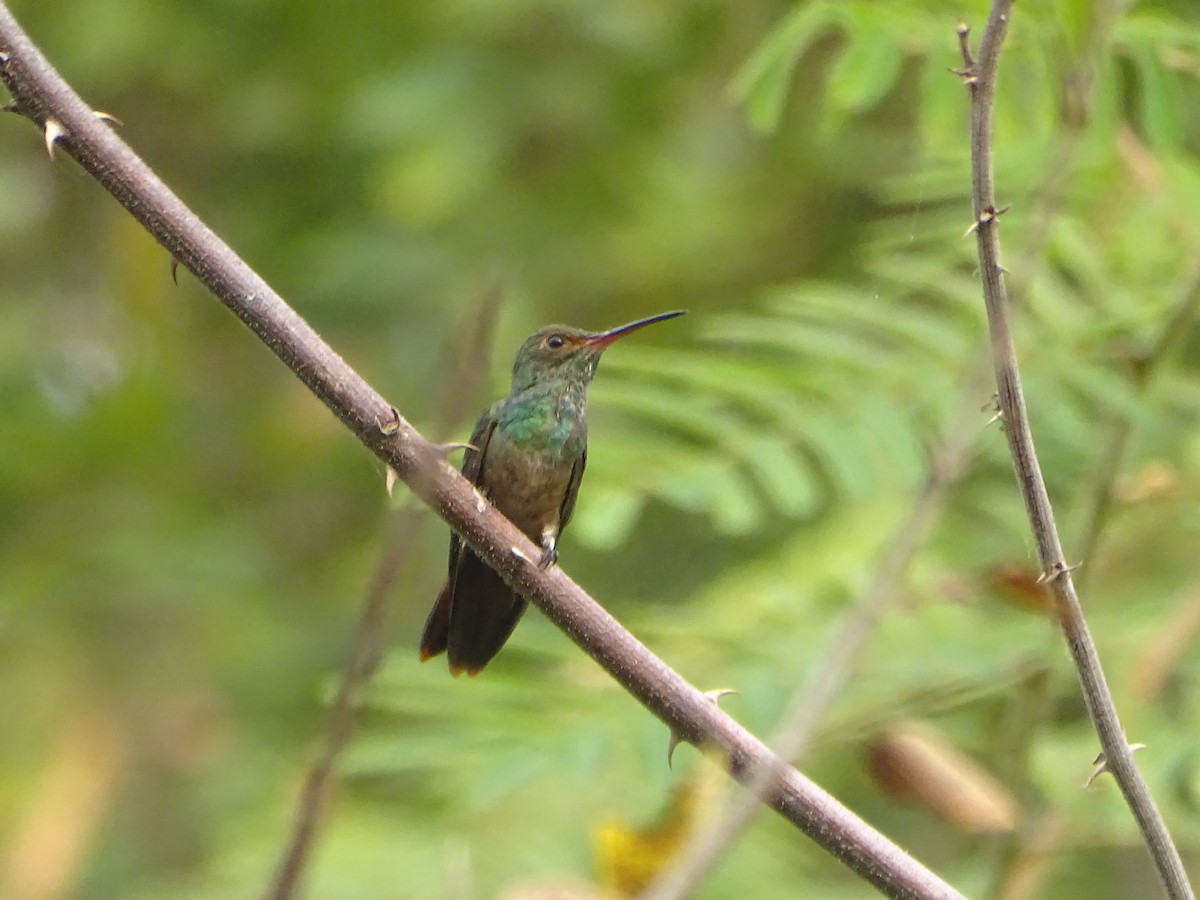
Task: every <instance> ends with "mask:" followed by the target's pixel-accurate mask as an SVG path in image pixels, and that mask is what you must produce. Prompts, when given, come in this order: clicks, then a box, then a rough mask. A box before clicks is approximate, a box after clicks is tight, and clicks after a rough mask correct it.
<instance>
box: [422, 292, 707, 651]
mask: <svg viewBox="0 0 1200 900" xmlns="http://www.w3.org/2000/svg"><path fill="white" fill-rule="evenodd" d="M684 312H685V311H684V310H676V311H674V312H665V313H659V314H658V315H656V316H650V317H649V318H646V319H638V320H637V321H636V322H630V323H629V324H628V325H622V326H620V327H619V328H611V329H609V330H608V331H599V332H592V331H584V330H583V329H581V328H572V327H571V326H569V325H547V326H546V327H545V328H542V329H539V330H538V331H535V332H534V333H533V334H532V335H530V336H529V337H528V338H526V340H525V342H524V343H523V344H522V345H521V349H520V350H518V351H517V357H516V360H515V361H514V362H513V369H512V388H511V390H510V391H509V394H508V396H507V397H505V398H504V399H503V400H500V401H498V402H496V403H494V404H493V405H492V406H491V407H489V408H488V409H487V410H486V411H485V412H484V413H483V415H482V416H481V417H480V419H479V421H478V423H476V425H475V431H474V432H473V433H472V435H471V440H470V442H469V443H468V444H467V447H466V454H465V456H464V457H463V464H462V474H463V475H464V477H466V479H467V480H468V481H470V482H471V483H472V484H474V485H475V486H476V487H477V488H478V489H479V491H480V492H481V493H482V494H483V495H484V496H485V497H487V499H488V500H490V501H491V502H492V504H493V505H495V507H496V508H497V509H499V510H500V512H502V513H504V515H505V516H507V517H508V519H509V520H510V521H511V522H512V523H513V524H514V525H516V526H517V527H518V528H520V529H521V531H523V532H524V533H525V534H526V536H528V537H529V539H530V540H531V541H533V542H534V543H535V544H538V545H539V546H540V547H541V550H542V552H541V555H540V557H539V559H537V560H536V561H535V562H536V564H537V566H538V568H541V569H544V568H547V567H548V566H551V565H553V564H554V562H555V561H556V560H557V559H558V550H557V546H558V538H559V536H560V535H561V534H562V532H563V529H564V528H566V527H567V523H568V522H569V521H570V520H571V513H572V512H574V511H575V498H576V496H577V495H578V494H579V483H580V481H582V479H583V470H584V467H585V466H586V465H587V389H588V385H589V384H590V383H591V381H592V378H593V377H594V376H595V374H596V366H597V365H598V364H599V362H600V354H602V353H603V352H604V350H605V349H606V348H607V347H609V346H610V345H611V344H612V343H613V342H614V341H616V340H617V339H618V338H622V337H624V336H625V335H627V334H631V333H633V332H634V331H637V330H638V329H639V328H643V327H645V326H646V325H651V324H653V323H654V322H662V321H664V320H666V319H674V318H675V317H676V316H682V315H683V314H684ZM525 605H526V601H525V598H524V597H522V596H521V595H520V594H518V593H517V592H516V591H514V590H513V589H512V588H511V587H509V586H508V585H507V584H505V583H504V579H502V578H501V577H500V576H499V575H497V574H496V572H495V571H493V570H492V569H491V568H490V567H489V566H488V564H487V563H485V562H484V561H483V560H481V559H480V558H479V557H478V556H476V555H475V552H474V551H473V550H471V548H470V547H468V546H467V545H466V544H464V543H463V542H462V540H461V539H460V538H459V536H458V535H457V534H455V533H451V535H450V562H449V575H448V577H447V578H446V583H445V585H444V586H443V587H442V590H441V593H439V594H438V598H437V602H436V603H434V605H433V609H432V610H430V613H429V618H428V619H427V620H426V622H425V631H424V633H423V634H422V635H421V661H422V662H424V661H425V660H427V659H430V658H431V657H434V656H437V655H438V654H439V653H441V652H442V651H443V650H444V651H446V655H447V656H448V657H449V661H450V672H451V673H452V674H454V675H460V674H462V673H463V672H466V673H468V674H469V675H478V674H479V673H480V672H481V671H482V670H483V667H484V666H486V665H487V664H488V662H489V661H490V660H491V659H492V657H493V656H495V655H496V654H497V653H498V652H500V648H501V647H503V646H504V643H505V641H507V640H508V638H509V635H511V634H512V632H513V629H514V628H516V626H517V622H518V621H519V620H520V618H521V614H522V613H524V612H525Z"/></svg>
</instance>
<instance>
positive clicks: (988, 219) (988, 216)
mask: <svg viewBox="0 0 1200 900" xmlns="http://www.w3.org/2000/svg"><path fill="white" fill-rule="evenodd" d="M1010 208H1011V207H1009V206H1002V207H1000V208H999V209H996V208H995V207H994V206H989V207H988V208H987V209H984V210H980V212H979V217H978V218H977V219H976V220H975V221H974V222H972V223H971V226H970V227H969V228H968V229H967V230H966V231H964V232H963V237H970V236H971V235H972V234H974V233H975V232H976V231H978V230H979V229H980V228H982V227H983V226H984V225H991V224H992V223H993V222H995V221H996V220H997V219H999V218H1000V217H1001V216H1002V215H1004V214H1005V213H1006V212H1008V211H1009V209H1010Z"/></svg>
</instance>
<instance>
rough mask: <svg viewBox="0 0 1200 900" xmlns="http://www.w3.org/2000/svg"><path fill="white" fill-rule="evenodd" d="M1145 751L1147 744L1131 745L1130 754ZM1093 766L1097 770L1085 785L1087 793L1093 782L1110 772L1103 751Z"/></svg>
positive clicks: (1093, 762)
mask: <svg viewBox="0 0 1200 900" xmlns="http://www.w3.org/2000/svg"><path fill="white" fill-rule="evenodd" d="M1145 749H1146V745H1145V744H1130V745H1129V752H1130V753H1136V752H1137V751H1139V750H1145ZM1092 764H1093V765H1094V766H1095V767H1096V768H1095V769H1093V770H1092V774H1091V775H1089V776H1088V780H1087V781H1085V782H1084V783H1083V789H1084V790H1085V791H1086V790H1087V789H1088V788H1090V787H1091V786H1092V782H1094V781H1095V780H1096V779H1097V778H1099V777H1100V776H1101V775H1103V774H1104V773H1105V772H1108V771H1109V768H1108V760H1107V759H1106V758H1105V756H1104V751H1103V750H1101V751H1100V753H1099V754H1097V756H1096V758H1095V759H1093V760H1092Z"/></svg>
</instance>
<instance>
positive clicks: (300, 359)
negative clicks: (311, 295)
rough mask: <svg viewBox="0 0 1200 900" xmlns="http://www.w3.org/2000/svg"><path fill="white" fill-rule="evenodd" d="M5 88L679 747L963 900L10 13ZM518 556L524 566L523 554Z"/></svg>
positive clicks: (893, 888) (880, 868)
mask: <svg viewBox="0 0 1200 900" xmlns="http://www.w3.org/2000/svg"><path fill="white" fill-rule="evenodd" d="M0 80H3V81H4V83H5V85H6V86H7V87H8V89H9V91H10V92H11V94H12V96H13V99H14V102H13V108H14V109H15V111H17V112H19V113H20V114H22V115H24V116H26V117H28V118H29V119H31V120H32V121H33V122H35V123H36V124H37V125H38V126H39V128H41V129H42V131H43V133H44V134H46V135H50V136H52V137H53V141H52V145H53V144H57V146H58V147H60V148H61V149H62V150H63V151H65V152H66V153H67V154H69V155H71V156H72V157H74V158H75V159H76V160H77V161H78V162H79V163H80V165H81V166H83V168H84V169H85V170H86V171H87V172H89V173H90V174H91V175H92V176H93V177H94V178H95V179H96V180H97V181H98V182H100V184H102V185H103V186H104V187H105V188H106V189H107V190H108V191H109V192H110V193H112V194H113V196H114V197H116V199H117V200H118V202H120V203H121V204H122V205H123V206H124V207H125V208H126V209H127V210H128V211H129V212H130V213H131V214H132V215H133V216H134V217H135V218H136V219H137V220H138V221H139V222H141V223H142V225H143V226H144V227H145V228H146V229H147V230H148V231H149V232H150V233H151V234H152V235H153V236H154V237H155V238H156V239H157V240H158V241H159V242H160V243H161V244H162V245H163V246H164V247H165V248H166V249H167V250H168V251H169V252H170V254H171V255H172V257H173V258H174V259H176V260H178V261H179V262H180V263H181V264H182V265H184V266H185V267H186V268H188V269H189V270H190V271H191V272H193V273H194V274H195V275H196V277H197V278H199V279H200V281H201V282H203V283H204V284H205V285H206V286H207V287H208V288H209V290H211V291H212V292H213V293H214V294H215V295H216V296H217V297H218V298H219V299H220V300H221V301H222V302H223V303H224V304H225V305H226V306H227V307H228V308H229V309H230V311H232V312H233V313H234V314H235V315H236V316H237V317H238V318H240V319H241V320H242V321H243V322H244V323H245V324H246V325H247V326H248V327H249V328H250V329H251V331H253V332H254V333H255V334H256V335H257V336H258V337H259V338H260V339H261V340H262V341H263V342H264V343H265V344H266V345H267V346H268V347H269V348H270V349H271V351H272V352H273V353H275V355H276V356H277V357H279V359H280V360H281V361H282V362H284V363H285V364H286V365H287V366H288V367H289V368H290V369H291V370H292V371H293V372H294V373H295V374H296V376H297V377H298V378H300V379H301V381H302V382H303V383H304V384H305V385H306V386H308V388H309V389H310V390H311V391H312V392H313V393H314V394H316V395H317V396H318V397H319V398H320V399H321V400H322V401H323V402H324V403H325V404H326V405H327V406H328V407H329V408H330V410H331V411H332V412H333V413H334V415H336V416H337V417H338V418H339V419H340V420H341V421H342V422H343V423H344V424H345V425H346V427H347V428H348V429H349V430H350V431H351V432H352V433H353V434H354V435H355V436H356V437H358V439H359V440H360V441H361V442H362V443H363V444H364V445H365V446H366V447H367V448H368V449H369V450H371V452H372V453H374V454H375V455H376V456H378V457H379V458H380V459H381V460H383V461H384V462H385V463H387V464H388V465H390V466H391V467H392V468H393V469H395V470H396V472H397V474H398V475H399V477H400V478H401V479H402V480H404V481H405V483H406V484H408V486H409V487H410V488H411V489H412V491H413V492H414V493H415V494H416V495H417V496H418V497H420V499H421V500H422V501H424V502H425V503H426V504H427V505H428V506H430V507H431V508H432V509H434V510H436V511H437V512H438V514H439V515H441V516H442V517H443V518H444V519H445V520H446V521H447V522H448V523H449V524H450V525H451V527H453V528H454V529H455V530H456V531H457V532H458V533H459V534H461V535H462V537H463V539H464V540H465V541H466V542H467V543H468V544H469V545H470V546H471V547H472V549H474V550H475V551H476V552H477V553H479V555H480V556H481V557H483V558H484V559H485V560H487V562H488V563H489V564H490V565H491V566H493V567H494V568H495V569H496V571H497V572H498V573H499V574H500V575H501V576H502V577H503V578H504V579H505V581H507V582H509V583H510V584H511V585H513V587H515V588H516V589H517V590H519V591H520V592H521V593H522V594H524V595H526V596H527V597H528V598H529V599H530V600H531V601H532V602H533V603H534V604H536V605H537V606H538V607H540V608H541V609H542V611H543V612H544V613H545V614H546V616H547V617H548V618H549V619H550V620H551V621H553V622H554V623H555V624H556V625H558V626H559V628H561V629H562V630H563V631H564V632H565V633H566V634H567V635H568V636H569V637H570V638H571V639H572V640H573V641H575V643H577V644H578V645H579V646H580V647H581V648H583V649H584V651H585V652H586V653H588V655H590V656H591V657H592V658H593V659H595V660H596V661H597V662H598V663H599V664H600V665H601V666H602V667H603V668H604V669H605V670H607V671H608V672H609V673H610V674H611V675H612V676H613V678H614V679H615V680H617V681H618V682H619V683H620V684H621V685H622V686H623V687H624V688H625V689H626V690H627V691H628V692H629V693H630V694H632V695H633V696H634V697H635V698H636V699H637V700H638V701H639V702H641V703H642V704H643V705H644V706H645V707H646V708H647V709H648V710H650V712H652V713H653V714H654V715H655V716H657V717H658V718H659V719H661V720H662V721H663V722H664V723H666V725H667V726H668V727H669V728H670V729H671V731H672V732H674V733H675V734H677V735H679V736H680V737H681V738H682V739H684V740H687V741H689V742H691V743H694V744H699V745H704V746H706V747H709V748H712V749H714V750H717V751H719V752H720V753H721V754H722V757H723V758H724V761H725V765H726V766H727V768H728V770H729V772H730V773H731V774H732V776H733V777H735V778H737V779H739V780H742V781H745V780H746V779H748V778H749V773H751V772H753V771H756V770H762V769H776V770H778V771H779V772H780V777H779V779H778V781H777V782H776V783H775V784H774V785H773V787H772V790H771V791H770V792H769V793H768V794H767V795H766V796H765V798H764V800H765V802H767V803H768V804H769V805H770V806H771V807H772V808H773V809H775V810H776V811H777V812H779V813H780V814H781V815H782V816H784V817H785V818H786V819H788V820H789V821H790V822H792V823H794V824H795V825H796V826H797V827H798V828H799V829H800V830H802V831H803V832H804V833H805V834H807V835H808V836H809V837H810V838H811V839H812V840H813V841H814V842H816V843H817V844H818V845H820V846H821V847H823V848H824V849H826V850H827V851H828V852H830V853H832V854H833V855H834V856H835V857H836V858H837V859H838V860H839V861H841V862H842V863H843V864H845V865H846V866H848V867H849V868H851V869H852V870H853V871H854V872H855V873H856V874H858V875H859V876H860V877H862V878H864V879H866V880H867V881H869V882H871V883H872V884H873V885H874V886H875V887H877V888H878V889H879V890H881V891H883V892H884V893H886V894H888V895H889V896H893V897H912V898H957V897H960V896H961V895H960V894H959V893H958V892H957V891H955V890H954V889H953V888H951V887H950V886H949V885H948V884H946V883H945V882H943V881H941V880H940V879H938V878H937V877H936V876H935V875H934V874H933V873H932V872H930V871H929V870H928V869H926V868H924V867H923V866H922V865H921V864H920V863H918V862H916V861H915V860H914V859H912V857H910V856H908V855H907V854H905V853H904V851H902V850H901V849H900V848H899V847H897V846H896V845H895V844H893V843H891V842H890V841H888V840H887V839H886V838H885V837H884V836H883V835H881V834H879V833H878V832H876V831H875V830H873V829H872V828H871V827H870V826H868V825H867V824H866V823H865V822H863V821H862V820H861V819H859V818H858V817H857V816H855V815H854V814H853V813H851V812H850V811H849V810H847V809H846V808H845V807H843V806H841V805H840V804H839V803H838V802H837V801H836V800H835V799H834V798H833V797H831V796H830V795H829V794H827V793H825V792H824V791H823V790H821V788H819V787H818V786H817V785H816V784H814V783H813V782H811V781H809V780H808V779H807V778H805V777H804V776H803V775H801V774H800V773H799V772H797V771H796V770H794V769H791V768H789V767H787V766H786V765H785V764H784V763H783V762H782V761H781V760H780V759H779V758H778V757H777V756H775V755H774V754H772V753H771V752H770V751H769V750H768V749H767V748H766V747H765V746H764V745H763V744H762V743H761V742H760V741H759V740H758V739H757V738H755V737H754V736H753V735H751V734H750V733H749V732H748V731H746V730H745V729H744V728H742V727H741V726H739V725H738V724H737V723H736V722H734V721H733V720H732V719H731V718H730V717H729V716H727V715H726V714H725V713H723V712H721V711H720V710H719V709H717V707H716V706H715V704H713V703H711V702H710V701H709V700H708V699H707V698H706V697H705V696H704V695H703V694H702V693H701V692H700V691H698V690H697V689H696V688H694V687H693V686H692V685H690V684H688V683H687V682H686V681H684V680H683V679H682V678H681V677H680V676H679V675H677V674H676V673H675V672H674V671H673V670H671V669H670V668H669V667H668V666H667V665H666V664H665V663H663V662H662V661H661V660H660V659H658V657H656V656H655V655H654V654H652V653H651V652H650V651H649V650H648V649H647V648H646V647H645V646H643V645H642V644H641V643H639V642H638V640H637V639H636V638H634V637H633V635H631V634H630V633H629V632H628V631H626V630H625V629H623V628H622V627H621V626H620V624H619V623H618V622H617V621H616V620H615V619H613V617H612V616H610V615H609V614H608V613H607V612H605V611H604V610H603V609H602V608H601V607H600V606H599V605H598V604H596V602H595V601H594V600H592V599H591V598H590V597H589V596H588V595H587V594H586V593H585V592H584V591H583V590H582V589H581V588H580V587H579V586H578V585H576V584H575V582H573V581H572V580H571V579H570V578H569V577H568V576H567V574H566V573H565V572H563V571H562V570H561V569H559V568H557V567H554V568H551V569H549V570H546V571H541V570H538V569H537V568H536V567H534V566H531V565H529V564H528V563H527V562H525V561H524V559H536V558H537V556H538V548H537V547H535V546H534V545H533V544H532V543H531V542H530V541H529V540H528V538H526V537H525V536H524V535H523V534H522V533H521V532H520V531H519V530H518V529H517V528H516V527H515V526H513V525H512V524H511V523H510V522H509V521H508V520H507V519H505V518H504V517H503V516H502V515H500V513H499V512H497V511H496V509H495V508H494V507H492V506H491V505H490V504H488V503H487V502H486V500H484V499H483V498H482V497H481V496H480V495H479V494H478V493H477V492H476V491H475V490H474V489H473V488H472V487H471V485H470V484H469V483H468V482H467V481H466V480H465V479H464V478H462V476H461V475H459V474H458V472H456V471H455V470H454V469H453V467H452V466H451V465H450V464H449V463H448V462H447V461H446V459H445V458H444V457H443V455H442V454H441V453H440V451H439V449H438V448H437V447H436V446H435V445H433V444H430V443H429V442H428V441H427V440H426V439H425V438H424V437H422V436H421V435H420V434H419V433H418V432H417V431H416V429H414V428H413V427H412V426H411V425H410V424H409V423H408V422H407V421H406V420H405V419H404V418H403V417H402V416H401V415H400V414H399V413H398V412H397V411H396V410H395V409H393V408H392V407H391V406H389V404H388V403H387V402H386V401H385V400H384V399H383V398H382V397H381V396H380V395H379V394H378V393H376V392H375V391H374V390H373V389H372V388H371V386H370V385H369V384H367V383H366V381H364V380H363V379H362V378H361V377H360V376H359V375H358V373H357V372H355V371H354V370H353V369H352V368H350V366H348V365H347V364H346V363H345V361H343V360H342V359H341V358H340V357H339V356H338V355H337V354H336V353H335V352H334V351H333V350H332V349H331V348H330V347H329V346H328V345H326V344H325V343H324V341H322V340H321V338H320V337H319V336H318V335H317V333H316V332H315V331H313V329H312V328H311V327H310V326H309V325H308V324H307V323H306V322H305V321H304V320H303V319H302V318H300V316H299V315H297V314H296V313H295V312H294V311H293V310H292V309H291V308H290V307H288V306H287V305H286V304H285V303H284V302H283V300H282V299H281V298H280V297H279V296H278V295H277V294H275V292H274V291H272V290H271V288H270V286H269V285H267V283H266V282H265V281H263V279H262V278H260V277H259V276H258V275H257V274H256V273H255V272H254V271H252V270H251V269H250V268H249V267H248V266H247V265H246V264H245V263H244V262H243V261H242V260H241V259H240V258H238V256H237V255H236V254H235V253H234V252H233V251H232V250H231V249H230V248H229V247H228V246H227V245H226V244H224V243H223V242H222V241H221V240H220V239H219V238H218V237H217V236H216V235H215V234H214V233H213V232H212V231H211V230H210V229H209V228H208V227H207V226H205V225H204V224H203V223H202V222H201V221H200V220H199V219H198V218H197V217H196V216H195V215H194V214H193V213H192V212H191V211H190V210H189V209H188V208H187V207H186V206H184V205H183V203H182V202H180V200H179V199H178V198H177V197H176V196H175V195H174V194H173V193H172V192H171V191H170V189H169V188H167V186H166V185H165V184H163V182H162V181H161V180H160V179H159V178H158V177H157V176H156V175H155V174H154V173H153V172H152V171H151V170H150V169H149V168H148V167H147V166H146V165H145V163H143V162H142V161H141V159H139V158H138V157H137V156H136V155H135V154H134V153H133V151H132V150H131V149H130V148H129V147H128V146H126V145H125V144H124V142H122V141H121V140H120V139H119V138H118V137H117V136H116V134H114V133H113V131H112V130H111V129H110V128H109V127H108V125H106V124H105V122H104V121H102V120H101V119H100V118H99V117H97V115H96V114H95V113H94V112H93V111H92V110H91V109H90V108H89V107H88V106H87V105H86V104H85V103H84V102H83V101H82V100H81V99H80V98H79V97H78V95H76V94H75V92H74V91H72V90H71V88H70V86H69V85H67V84H66V82H64V81H63V80H62V78H61V77H60V76H59V75H58V74H57V73H56V72H55V71H54V69H53V68H52V67H51V66H50V65H49V63H48V62H47V61H46V60H45V58H44V57H43V56H42V55H41V53H40V52H39V51H38V50H37V49H36V47H34V46H33V44H32V43H31V42H30V41H29V39H28V38H27V37H26V36H25V34H24V32H23V31H22V30H21V29H20V27H19V26H18V24H17V22H16V21H15V20H14V19H13V17H12V15H11V14H10V13H9V11H8V9H7V7H6V6H5V5H4V4H3V3H0ZM514 550H516V551H520V554H521V555H522V556H523V557H524V559H522V558H521V556H518V555H517V554H516V553H515V552H514Z"/></svg>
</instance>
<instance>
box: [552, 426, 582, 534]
mask: <svg viewBox="0 0 1200 900" xmlns="http://www.w3.org/2000/svg"><path fill="white" fill-rule="evenodd" d="M585 468H587V448H586V447H584V449H583V452H582V453H581V454H579V459H577V460H575V465H573V466H572V467H571V480H570V482H568V484H567V495H566V496H565V497H563V503H562V511H561V512H559V514H558V533H559V534H562V533H563V529H564V528H566V527H567V523H568V522H570V521H571V514H572V513H574V512H575V498H576V497H578V496H579V483H580V482H581V481H583V470H584V469H585Z"/></svg>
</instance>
